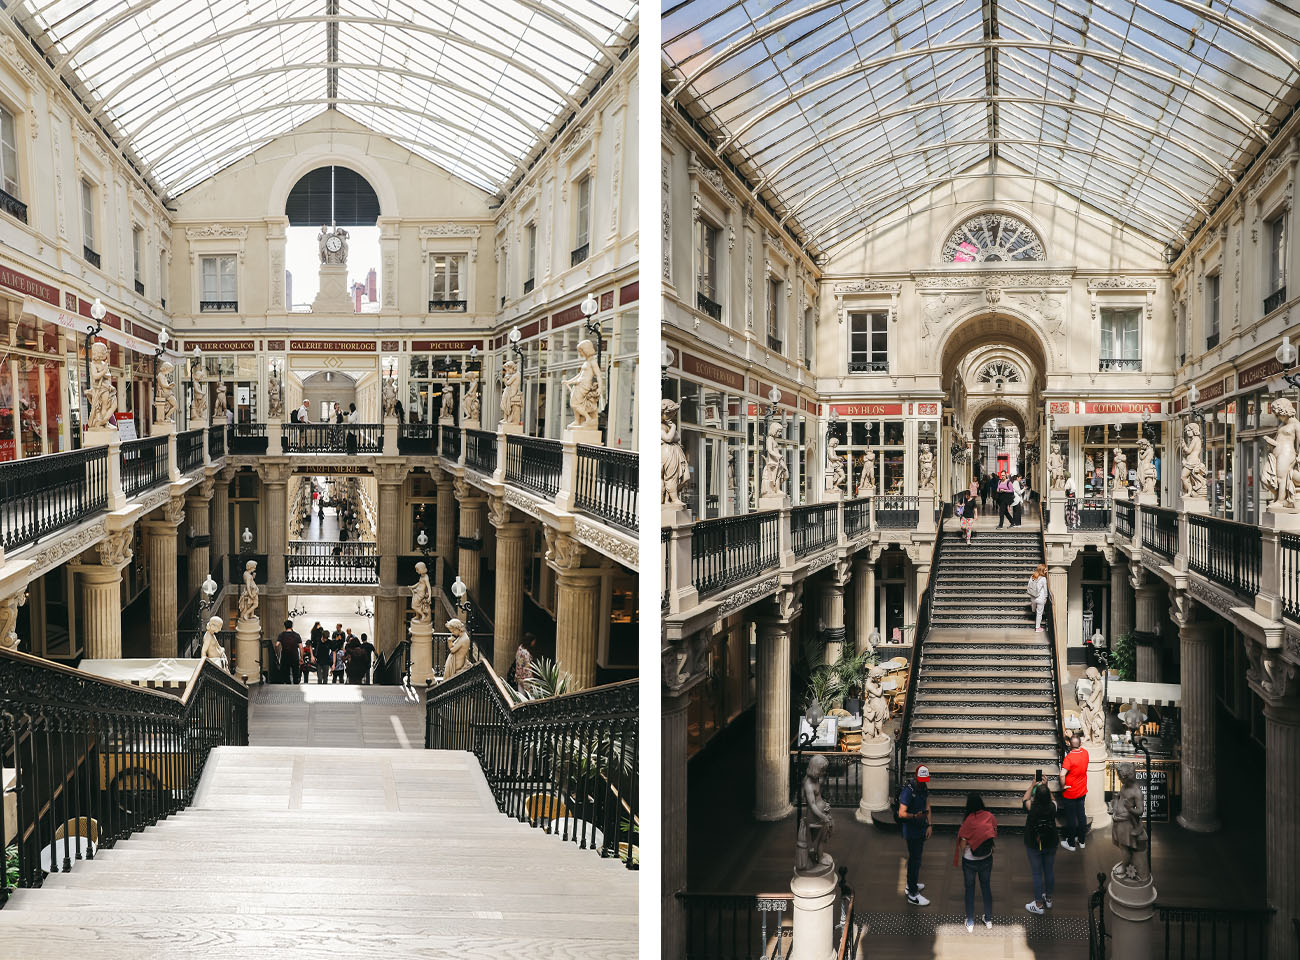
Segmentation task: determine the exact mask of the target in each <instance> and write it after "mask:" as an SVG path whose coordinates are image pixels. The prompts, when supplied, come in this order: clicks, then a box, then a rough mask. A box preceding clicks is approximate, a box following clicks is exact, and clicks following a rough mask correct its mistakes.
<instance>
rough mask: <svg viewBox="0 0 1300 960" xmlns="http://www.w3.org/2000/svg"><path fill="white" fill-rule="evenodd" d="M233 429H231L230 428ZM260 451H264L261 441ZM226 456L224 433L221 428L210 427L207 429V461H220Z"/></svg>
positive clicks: (263, 443)
mask: <svg viewBox="0 0 1300 960" xmlns="http://www.w3.org/2000/svg"><path fill="white" fill-rule="evenodd" d="M231 429H232V430H233V429H234V428H233V427H232V428H231ZM262 449H263V450H265V449H266V441H265V439H263V441H262ZM225 455H226V431H225V430H224V429H223V428H222V427H210V428H209V429H208V459H209V460H220V459H221V458H222V457H224V456H225Z"/></svg>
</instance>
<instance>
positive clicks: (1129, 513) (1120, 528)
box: [1114, 500, 1137, 541]
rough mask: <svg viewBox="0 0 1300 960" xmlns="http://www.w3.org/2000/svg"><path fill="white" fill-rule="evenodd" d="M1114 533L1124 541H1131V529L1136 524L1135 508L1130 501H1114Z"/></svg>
mask: <svg viewBox="0 0 1300 960" xmlns="http://www.w3.org/2000/svg"><path fill="white" fill-rule="evenodd" d="M1114 504H1115V532H1116V533H1118V534H1119V535H1120V536H1121V537H1123V538H1124V539H1125V540H1128V541H1132V539H1133V529H1134V525H1135V523H1136V522H1137V508H1136V507H1135V506H1134V505H1133V501H1132V500H1115V501H1114Z"/></svg>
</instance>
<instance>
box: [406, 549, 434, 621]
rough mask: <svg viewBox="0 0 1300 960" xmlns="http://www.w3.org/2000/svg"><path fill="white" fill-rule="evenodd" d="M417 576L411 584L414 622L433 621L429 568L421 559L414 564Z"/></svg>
mask: <svg viewBox="0 0 1300 960" xmlns="http://www.w3.org/2000/svg"><path fill="white" fill-rule="evenodd" d="M415 575H416V576H417V577H418V578H419V579H418V580H416V581H415V583H413V584H412V585H411V609H412V610H414V611H415V622H416V623H433V590H432V589H431V588H430V586H429V568H428V567H427V566H425V564H424V561H423V560H421V561H419V562H418V563H417V564H416V565H415Z"/></svg>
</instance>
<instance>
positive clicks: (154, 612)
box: [144, 497, 185, 657]
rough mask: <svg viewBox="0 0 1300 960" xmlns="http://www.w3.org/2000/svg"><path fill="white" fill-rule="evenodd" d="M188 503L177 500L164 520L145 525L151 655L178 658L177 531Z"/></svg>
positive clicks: (169, 505)
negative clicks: (185, 505) (185, 504)
mask: <svg viewBox="0 0 1300 960" xmlns="http://www.w3.org/2000/svg"><path fill="white" fill-rule="evenodd" d="M184 503H185V501H184V500H182V499H181V498H179V497H175V498H173V499H171V500H169V501H168V502H167V504H166V505H165V506H164V507H163V508H162V516H161V517H160V518H158V519H153V520H147V521H145V523H144V544H145V551H146V555H147V556H148V558H149V654H150V656H154V657H174V656H176V655H177V653H178V650H177V643H176V615H177V612H178V610H179V609H180V608H179V604H178V603H177V589H176V530H177V528H178V527H179V526H180V524H181V521H182V520H184V519H185V510H184Z"/></svg>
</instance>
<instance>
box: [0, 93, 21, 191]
mask: <svg viewBox="0 0 1300 960" xmlns="http://www.w3.org/2000/svg"><path fill="white" fill-rule="evenodd" d="M0 189H3V190H4V192H5V193H7V194H9V196H10V197H12V198H13V199H15V200H18V199H20V197H19V195H18V133H17V125H16V124H15V123H14V115H13V114H12V113H10V112H9V111H8V110H6V109H5V108H4V107H0ZM6 209H7V208H6Z"/></svg>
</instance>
